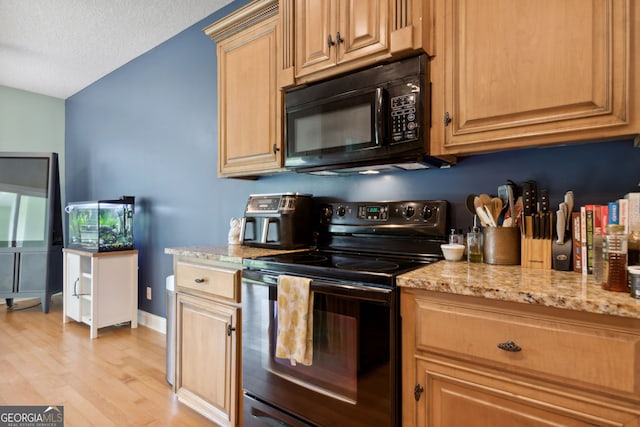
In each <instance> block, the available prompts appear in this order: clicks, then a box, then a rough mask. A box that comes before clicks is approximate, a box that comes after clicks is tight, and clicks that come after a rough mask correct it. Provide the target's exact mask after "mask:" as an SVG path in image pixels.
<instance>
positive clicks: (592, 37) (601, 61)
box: [431, 0, 640, 154]
mask: <svg viewBox="0 0 640 427" xmlns="http://www.w3.org/2000/svg"><path fill="white" fill-rule="evenodd" d="M639 9H640V7H638V5H637V4H636V3H635V2H633V1H630V0H594V1H589V2H585V1H583V0H545V1H540V0H487V1H482V2H478V1H475V0H436V1H435V8H434V14H435V19H434V22H435V32H436V36H435V41H436V44H435V46H434V51H433V53H434V57H433V59H432V62H431V66H432V68H431V80H432V90H433V95H432V96H433V110H432V114H433V116H432V123H433V125H432V126H433V128H432V135H431V136H432V143H431V146H432V149H433V150H434V152H433V154H461V153H474V152H485V151H493V150H498V149H505V148H518V147H525V146H532V145H541V144H549V143H557V142H564V141H585V140H598V139H605V138H612V137H621V136H635V135H637V134H638V133H640V111H639V108H638V99H640V96H639V93H638V92H639V86H638V81H637V77H636V75H637V73H638V72H639V71H640V68H639V60H638V57H639V55H637V54H636V53H637V52H638V48H639V47H640V34H639V33H640V31H639V30H640V29H639V28H638V25H639V22H640V13H639Z"/></svg>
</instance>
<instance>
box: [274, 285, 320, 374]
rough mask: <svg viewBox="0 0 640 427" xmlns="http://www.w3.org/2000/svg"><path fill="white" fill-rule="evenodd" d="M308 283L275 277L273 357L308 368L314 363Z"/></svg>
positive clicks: (311, 313) (311, 312)
mask: <svg viewBox="0 0 640 427" xmlns="http://www.w3.org/2000/svg"><path fill="white" fill-rule="evenodd" d="M310 287H311V279H307V278H304V277H295V276H286V275H281V276H279V277H278V332H277V339H276V357H278V358H281V359H289V360H290V361H291V365H293V366H295V365H296V363H301V364H303V365H307V366H310V365H311V362H312V361H313V292H311V290H310Z"/></svg>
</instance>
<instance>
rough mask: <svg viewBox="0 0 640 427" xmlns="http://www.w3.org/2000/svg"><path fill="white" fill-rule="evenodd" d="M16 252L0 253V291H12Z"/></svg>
mask: <svg viewBox="0 0 640 427" xmlns="http://www.w3.org/2000/svg"><path fill="white" fill-rule="evenodd" d="M15 257H16V254H15V253H13V252H9V253H0V293H4V292H13V280H14V278H13V276H14V268H15Z"/></svg>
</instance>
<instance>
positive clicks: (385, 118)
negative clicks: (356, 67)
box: [285, 55, 450, 174]
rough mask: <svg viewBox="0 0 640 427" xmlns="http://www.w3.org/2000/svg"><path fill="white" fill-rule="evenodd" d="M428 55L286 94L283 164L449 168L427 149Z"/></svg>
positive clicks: (331, 169) (325, 168) (325, 169)
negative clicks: (431, 155)
mask: <svg viewBox="0 0 640 427" xmlns="http://www.w3.org/2000/svg"><path fill="white" fill-rule="evenodd" d="M428 73H429V60H428V57H427V56H426V55H418V56H413V57H410V58H405V59H402V60H398V61H395V62H391V63H386V64H381V65H377V66H374V67H372V68H368V69H365V70H361V71H356V72H354V73H351V74H347V75H343V76H339V77H335V78H332V79H330V80H327V81H323V82H320V83H316V84H311V85H309V86H306V87H302V88H299V89H294V90H291V91H289V92H287V93H286V94H285V150H286V151H285V167H287V168H288V169H293V170H296V171H298V172H312V173H327V174H331V173H339V172H340V171H345V172H366V171H369V170H380V169H389V168H392V169H423V168H429V167H447V166H449V165H450V163H447V162H446V161H444V160H443V159H440V158H435V157H430V156H428V155H427V153H428V148H429V124H430V111H429V107H430V96H431V95H430V93H429V74H428Z"/></svg>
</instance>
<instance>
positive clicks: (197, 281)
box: [194, 279, 204, 283]
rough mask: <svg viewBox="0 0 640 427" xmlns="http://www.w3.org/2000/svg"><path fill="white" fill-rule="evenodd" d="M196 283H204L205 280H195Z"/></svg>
mask: <svg viewBox="0 0 640 427" xmlns="http://www.w3.org/2000/svg"><path fill="white" fill-rule="evenodd" d="M194 282H196V283H204V279H195V280H194Z"/></svg>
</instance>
